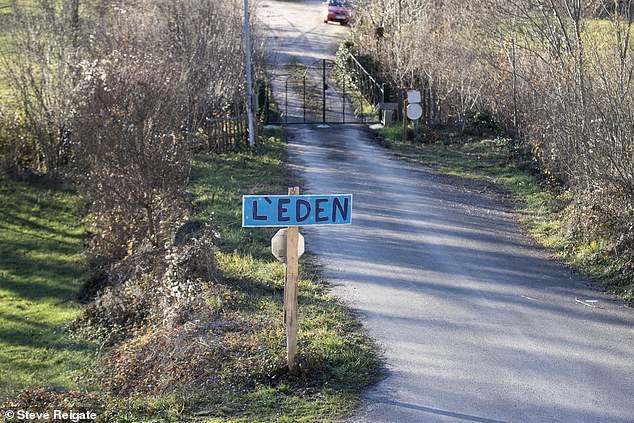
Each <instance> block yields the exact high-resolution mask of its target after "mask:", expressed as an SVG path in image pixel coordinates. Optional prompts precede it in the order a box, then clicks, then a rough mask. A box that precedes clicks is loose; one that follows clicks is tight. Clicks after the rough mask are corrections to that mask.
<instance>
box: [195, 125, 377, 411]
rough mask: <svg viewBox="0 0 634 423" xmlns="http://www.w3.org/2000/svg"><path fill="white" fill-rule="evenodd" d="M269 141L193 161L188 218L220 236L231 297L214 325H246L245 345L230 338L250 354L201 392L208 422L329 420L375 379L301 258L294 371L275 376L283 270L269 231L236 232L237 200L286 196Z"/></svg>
mask: <svg viewBox="0 0 634 423" xmlns="http://www.w3.org/2000/svg"><path fill="white" fill-rule="evenodd" d="M277 135H278V136H274V137H270V139H269V141H268V142H267V143H266V144H265V145H263V146H260V147H258V151H256V152H243V153H239V154H234V155H224V156H211V155H210V156H201V157H199V158H198V159H197V160H196V161H195V163H194V172H193V184H192V189H191V191H192V193H193V195H194V205H195V207H196V210H197V218H198V219H201V220H208V221H211V222H212V223H213V225H214V227H215V228H216V229H217V231H218V233H219V234H220V239H219V241H218V246H219V250H220V251H219V252H218V253H217V259H218V265H219V270H220V271H221V272H222V274H223V277H224V279H225V280H226V282H225V283H226V287H227V297H228V298H231V300H229V301H227V303H226V306H225V307H223V313H224V314H225V316H224V317H223V318H224V319H225V320H230V321H233V322H241V325H246V326H248V327H249V330H248V333H249V336H248V337H247V338H242V339H241V338H240V337H239V336H237V337H236V338H235V340H236V342H238V344H239V345H240V347H239V348H243V349H244V350H245V351H250V353H248V354H247V355H245V356H244V357H243V359H242V360H240V361H235V362H232V361H228V363H232V365H231V366H230V367H228V368H226V369H225V371H226V373H227V374H228V375H232V378H233V379H235V382H233V383H230V384H229V385H226V386H225V388H226V389H224V390H218V391H217V392H211V393H209V395H208V396H207V397H206V399H205V404H204V406H203V407H202V409H201V410H200V411H199V413H198V415H199V416H204V417H206V418H207V419H208V420H207V421H209V422H219V421H232V422H233V421H235V422H243V421H244V422H247V421H248V422H252V421H279V422H285V421H288V422H309V421H310V422H315V421H331V420H333V419H337V418H340V417H342V416H345V415H346V414H348V413H350V412H351V411H352V410H353V409H354V408H355V407H356V406H357V405H358V404H359V401H360V398H361V394H362V392H363V391H364V389H366V388H367V387H368V386H369V385H370V384H371V383H372V382H373V381H374V380H375V378H376V377H377V375H378V369H379V359H378V356H377V353H376V350H375V348H374V346H373V344H372V342H371V341H370V340H369V338H368V337H367V336H366V335H365V333H364V332H363V330H362V328H361V327H360V326H359V325H358V323H357V321H356V319H355V317H354V316H353V315H352V313H351V312H350V310H349V309H347V308H346V307H345V306H344V305H343V304H341V303H340V302H339V301H338V300H337V299H335V298H334V297H332V296H331V295H330V294H329V293H328V291H327V288H326V286H325V284H324V281H323V280H322V279H321V278H320V277H319V272H318V269H317V268H316V267H315V266H314V265H312V264H310V260H306V259H303V260H301V261H302V263H300V282H299V304H300V308H299V339H298V342H299V363H300V365H299V367H300V373H299V375H297V376H290V375H289V374H288V373H287V372H286V370H285V369H284V365H285V336H284V327H283V325H282V322H281V316H282V296H283V273H284V271H283V266H282V264H281V263H279V262H277V261H276V260H275V259H274V258H273V256H272V255H271V252H270V239H271V237H272V236H273V234H274V233H275V229H271V228H264V229H262V228H242V227H241V196H242V195H243V194H263V193H285V192H286V187H285V185H284V181H285V173H284V161H285V155H286V145H285V143H284V142H283V141H282V140H280V138H279V135H280V133H278V134H277ZM236 377H237V378H236Z"/></svg>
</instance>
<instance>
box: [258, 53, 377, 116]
mask: <svg viewBox="0 0 634 423" xmlns="http://www.w3.org/2000/svg"><path fill="white" fill-rule="evenodd" d="M285 71H286V72H287V73H283V74H278V75H274V76H273V77H271V79H270V84H269V89H268V90H266V93H267V97H266V102H267V104H265V110H267V115H266V123H267V124H282V123H283V124H289V125H290V124H305V123H333V124H334V123H376V122H379V121H380V116H379V104H378V103H379V102H380V101H381V92H380V91H381V90H382V88H381V87H380V86H378V85H377V87H376V88H377V95H375V96H373V97H374V98H373V99H367V98H366V96H364V95H363V94H362V90H361V89H360V88H359V87H357V86H356V81H355V78H352V77H350V76H349V74H348V73H346V72H345V71H344V69H342V68H341V67H340V66H339V65H338V64H337V63H335V62H334V61H333V60H329V59H319V60H316V61H315V62H313V63H311V64H310V65H308V66H306V65H302V64H294V65H287V66H286V68H285ZM271 95H272V97H273V99H274V100H275V105H276V107H277V110H276V112H275V113H271V112H270V111H271V109H272V108H271V107H270V102H271V98H270V96H271Z"/></svg>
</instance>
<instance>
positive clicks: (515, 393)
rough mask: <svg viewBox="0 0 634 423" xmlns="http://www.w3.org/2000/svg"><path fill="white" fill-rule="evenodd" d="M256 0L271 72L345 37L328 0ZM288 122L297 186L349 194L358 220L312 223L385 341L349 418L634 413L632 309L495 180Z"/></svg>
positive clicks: (329, 265) (616, 417)
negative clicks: (524, 223)
mask: <svg viewBox="0 0 634 423" xmlns="http://www.w3.org/2000/svg"><path fill="white" fill-rule="evenodd" d="M260 7H261V9H260V12H261V13H260V16H261V18H262V19H263V21H264V22H265V24H267V25H268V26H269V32H268V33H269V34H270V36H271V43H270V44H269V46H270V48H271V49H272V50H275V52H276V53H277V54H276V55H275V57H277V59H278V62H277V63H276V64H272V65H271V67H270V69H271V72H272V73H274V72H275V71H276V70H277V69H280V67H281V66H283V64H284V60H286V59H288V58H289V57H296V58H300V60H301V61H302V62H304V61H306V62H307V61H309V60H314V59H315V58H320V57H332V55H333V53H334V50H335V47H336V46H335V41H336V40H337V39H340V38H342V37H345V34H346V28H345V27H339V26H337V25H332V24H330V25H326V24H323V23H321V21H320V15H319V12H320V2H318V1H306V2H292V3H289V2H283V1H271V0H266V1H263V2H262V3H261V5H260ZM287 130H288V132H289V136H290V141H289V152H290V161H291V165H292V166H293V167H294V169H296V170H297V172H298V174H299V175H300V176H301V178H302V180H303V181H304V185H303V186H302V192H303V193H314V194H316V193H352V194H353V195H354V201H353V224H352V225H351V226H346V227H327V228H325V227H318V228H314V229H313V228H311V229H309V230H302V231H303V232H304V233H305V236H306V247H307V249H308V250H310V251H311V252H312V253H314V254H315V255H316V256H317V257H318V260H319V262H320V263H321V264H323V267H324V272H325V275H326V276H327V277H328V278H329V279H330V280H331V281H332V282H333V285H334V288H333V289H334V291H335V293H336V294H337V295H339V296H340V297H341V298H343V299H344V300H345V301H346V302H347V303H349V304H350V305H351V306H352V307H353V308H354V309H355V310H356V311H358V313H359V315H360V316H361V321H362V323H363V324H364V326H365V327H366V328H367V329H368V331H369V333H370V335H371V336H372V337H373V338H375V339H376V340H377V341H378V343H379V345H380V346H381V347H382V348H383V349H384V351H385V360H386V367H387V370H388V371H387V376H386V378H385V379H384V380H382V381H381V382H380V383H379V384H378V385H377V386H376V387H375V388H374V389H373V390H372V391H371V392H369V393H368V396H367V403H366V405H365V406H364V407H363V408H362V409H361V410H360V412H359V414H358V415H357V416H355V417H354V418H353V419H352V420H353V421H358V422H460V421H464V422H619V423H626V422H634V401H633V398H634V356H633V353H634V310H632V309H630V308H627V307H625V306H624V305H623V304H622V303H620V302H617V301H613V300H612V298H611V297H609V296H606V295H603V294H601V293H599V292H598V291H597V290H596V289H595V288H593V287H592V286H591V284H590V282H589V281H586V280H584V279H583V278H582V277H580V276H578V275H577V274H576V273H574V272H572V271H570V270H568V269H566V268H564V267H562V266H560V265H558V264H556V263H554V262H553V261H552V260H550V259H549V257H548V255H547V253H546V252H544V251H542V250H540V249H539V248H537V247H535V246H534V244H533V243H532V241H531V240H530V239H528V238H527V237H526V236H525V235H524V234H523V233H522V231H521V230H520V228H519V227H518V225H517V223H516V221H515V218H514V215H513V212H512V210H511V209H510V208H509V207H508V206H507V205H505V204H503V203H500V202H499V201H498V200H497V199H496V198H495V196H492V195H489V194H488V193H487V192H481V191H479V190H477V189H474V188H469V187H467V186H464V184H461V183H459V182H458V181H456V180H453V179H450V178H445V177H440V176H438V175H435V174H434V173H433V172H432V171H430V170H428V169H425V168H423V167H421V166H415V165H412V164H407V163H404V162H402V161H399V160H397V159H395V158H394V157H393V156H392V155H391V154H390V153H389V152H388V151H386V150H385V149H383V148H382V147H379V146H378V145H376V144H375V143H373V142H372V140H371V139H370V136H371V135H370V134H369V133H368V132H367V129H366V128H364V127H363V126H360V125H356V126H355V125H337V126H335V125H330V126H329V127H326V125H296V126H287ZM300 307H301V304H300ZM300 313H301V308H300ZM300 331H301V328H300Z"/></svg>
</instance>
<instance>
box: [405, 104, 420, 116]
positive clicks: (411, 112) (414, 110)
mask: <svg viewBox="0 0 634 423" xmlns="http://www.w3.org/2000/svg"><path fill="white" fill-rule="evenodd" d="M422 115H423V108H422V107H421V105H420V104H418V103H411V104H408V105H407V117H408V118H410V119H411V120H416V119H420V117H421V116H422Z"/></svg>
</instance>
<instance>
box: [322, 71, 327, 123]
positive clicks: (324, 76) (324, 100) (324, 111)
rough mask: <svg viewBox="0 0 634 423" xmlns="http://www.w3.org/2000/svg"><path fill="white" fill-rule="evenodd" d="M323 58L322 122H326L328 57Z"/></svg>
mask: <svg viewBox="0 0 634 423" xmlns="http://www.w3.org/2000/svg"><path fill="white" fill-rule="evenodd" d="M321 60H322V82H323V95H322V106H321V120H322V123H326V88H327V85H326V59H321Z"/></svg>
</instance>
